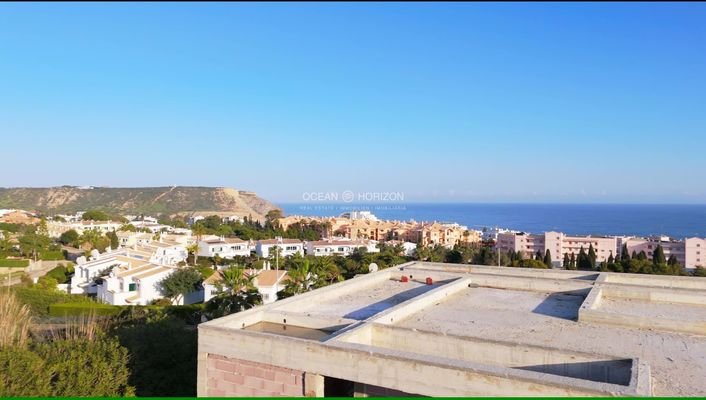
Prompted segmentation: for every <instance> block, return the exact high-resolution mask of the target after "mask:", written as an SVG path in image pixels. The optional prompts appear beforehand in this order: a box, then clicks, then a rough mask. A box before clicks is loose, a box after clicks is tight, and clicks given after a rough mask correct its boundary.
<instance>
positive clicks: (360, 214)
mask: <svg viewBox="0 0 706 400" xmlns="http://www.w3.org/2000/svg"><path fill="white" fill-rule="evenodd" d="M341 217H342V218H348V219H352V220H364V221H378V217H376V216H375V215H374V214H373V213H371V212H370V211H350V212H345V213H343V214H341Z"/></svg>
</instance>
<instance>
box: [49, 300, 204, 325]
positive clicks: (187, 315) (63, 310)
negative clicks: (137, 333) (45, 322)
mask: <svg viewBox="0 0 706 400" xmlns="http://www.w3.org/2000/svg"><path fill="white" fill-rule="evenodd" d="M130 309H132V310H134V311H137V312H139V311H146V312H155V313H159V312H164V313H165V314H167V315H169V316H172V317H175V318H179V319H182V320H185V321H187V320H189V319H191V318H192V317H193V315H194V314H196V313H200V312H201V311H203V309H204V304H189V305H185V306H113V305H110V304H101V303H94V302H90V303H57V304H52V305H50V306H49V315H50V316H52V317H65V316H69V317H75V316H80V315H88V314H90V313H91V312H95V314H96V315H98V316H114V315H118V314H120V313H121V312H123V311H127V310H130Z"/></svg>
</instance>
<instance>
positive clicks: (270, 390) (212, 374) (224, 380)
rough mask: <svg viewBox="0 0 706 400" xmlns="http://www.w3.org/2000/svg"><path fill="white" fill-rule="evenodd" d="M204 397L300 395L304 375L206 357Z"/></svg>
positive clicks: (215, 357) (246, 362)
mask: <svg viewBox="0 0 706 400" xmlns="http://www.w3.org/2000/svg"><path fill="white" fill-rule="evenodd" d="M206 376H207V382H206V396H213V397H224V396H225V397H238V396H303V395H304V373H303V372H302V371H296V370H293V369H288V368H280V367H275V366H273V365H268V364H260V363H256V362H251V361H244V360H238V359H235V358H227V357H223V356H219V355H217V354H209V355H208V367H207V373H206Z"/></svg>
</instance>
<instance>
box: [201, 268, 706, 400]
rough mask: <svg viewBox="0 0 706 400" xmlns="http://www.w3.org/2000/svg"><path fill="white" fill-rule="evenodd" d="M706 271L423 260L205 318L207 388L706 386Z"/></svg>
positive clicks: (665, 389)
mask: <svg viewBox="0 0 706 400" xmlns="http://www.w3.org/2000/svg"><path fill="white" fill-rule="evenodd" d="M705 289H706V279H702V278H692V277H666V276H645V275H632V274H614V273H598V272H582V271H558V270H524V269H517V268H506V267H485V266H468V265H456V264H440V263H421V262H412V263H407V264H403V265H400V266H397V267H394V268H389V269H386V270H382V271H379V272H375V273H371V274H368V275H365V276H360V277H356V278H354V279H351V280H348V281H346V282H342V283H338V284H335V285H332V286H328V287H326V288H322V289H318V290H315V291H312V292H309V293H306V294H303V295H298V296H295V297H292V298H289V299H285V300H281V301H278V302H275V303H273V304H269V305H266V306H260V307H256V308H254V309H252V310H248V311H245V312H241V313H238V314H233V315H230V316H227V317H224V318H220V319H216V320H213V321H210V322H207V323H204V324H201V325H200V326H199V360H198V395H199V396H277V395H284V396H324V395H325V396H347V395H353V396H360V397H364V396H379V395H421V396H478V395H480V396H514V395H521V396H527V395H529V396H552V395H556V396H581V395H597V396H601V395H608V396H610V395H619V396H649V395H682V396H689V395H701V396H703V395H705V394H706V379H704V377H706V295H705V294H704V293H705V291H704V290H705Z"/></svg>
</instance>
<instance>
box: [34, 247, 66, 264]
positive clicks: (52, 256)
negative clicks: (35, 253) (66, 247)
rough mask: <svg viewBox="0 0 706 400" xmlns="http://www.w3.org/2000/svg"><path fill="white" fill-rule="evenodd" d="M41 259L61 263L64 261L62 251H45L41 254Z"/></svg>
mask: <svg viewBox="0 0 706 400" xmlns="http://www.w3.org/2000/svg"><path fill="white" fill-rule="evenodd" d="M39 259H40V260H43V261H60V260H63V259H64V252H63V251H62V250H53V251H51V250H45V251H42V252H41V253H39Z"/></svg>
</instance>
